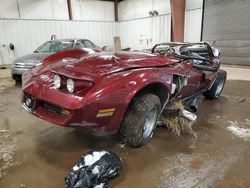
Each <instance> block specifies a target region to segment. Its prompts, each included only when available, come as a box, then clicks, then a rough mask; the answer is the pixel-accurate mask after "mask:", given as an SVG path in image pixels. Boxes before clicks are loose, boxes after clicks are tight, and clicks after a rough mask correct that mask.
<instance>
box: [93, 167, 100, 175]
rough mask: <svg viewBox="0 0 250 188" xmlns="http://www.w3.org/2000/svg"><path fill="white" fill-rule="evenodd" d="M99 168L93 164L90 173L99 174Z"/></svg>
mask: <svg viewBox="0 0 250 188" xmlns="http://www.w3.org/2000/svg"><path fill="white" fill-rule="evenodd" d="M99 168H100V167H99V166H95V168H93V170H92V173H93V174H99V173H100V171H99Z"/></svg>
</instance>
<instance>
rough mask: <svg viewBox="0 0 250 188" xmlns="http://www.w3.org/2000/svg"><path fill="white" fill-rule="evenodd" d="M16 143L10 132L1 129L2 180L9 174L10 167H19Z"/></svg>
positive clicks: (0, 159) (0, 170) (0, 174)
mask: <svg viewBox="0 0 250 188" xmlns="http://www.w3.org/2000/svg"><path fill="white" fill-rule="evenodd" d="M16 143H17V141H16V140H15V139H13V133H12V132H11V131H10V130H5V129H0V164H1V166H0V178H2V177H3V176H4V175H5V174H6V173H7V171H8V169H9V168H10V167H13V166H16V165H19V162H18V161H17V160H16V159H15V152H16V150H17V146H16Z"/></svg>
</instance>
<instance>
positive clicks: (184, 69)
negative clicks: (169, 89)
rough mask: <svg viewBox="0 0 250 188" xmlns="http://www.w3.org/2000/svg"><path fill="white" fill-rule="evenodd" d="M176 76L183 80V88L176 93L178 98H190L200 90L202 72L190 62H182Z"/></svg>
mask: <svg viewBox="0 0 250 188" xmlns="http://www.w3.org/2000/svg"><path fill="white" fill-rule="evenodd" d="M176 74H178V75H181V76H182V78H183V80H182V81H183V86H182V88H181V90H180V92H179V93H178V96H177V97H178V98H185V97H188V96H191V95H193V94H195V93H196V92H198V91H199V90H200V87H201V83H202V79H203V78H202V77H203V71H201V70H199V69H197V68H196V67H194V66H193V62H192V60H187V61H183V62H182V63H181V64H180V65H179V67H178V71H177V73H176Z"/></svg>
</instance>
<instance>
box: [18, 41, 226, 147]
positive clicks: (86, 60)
mask: <svg viewBox="0 0 250 188" xmlns="http://www.w3.org/2000/svg"><path fill="white" fill-rule="evenodd" d="M214 52H217V50H216V49H213V48H212V47H211V46H210V45H209V44H208V43H205V42H204V43H164V44H158V45H156V46H155V47H154V48H153V49H152V52H151V53H142V52H97V53H92V54H90V53H89V52H87V51H86V50H83V49H70V50H65V51H62V52H58V53H55V54H53V55H51V56H49V57H48V58H46V61H44V63H43V64H42V65H40V66H36V67H33V68H32V69H31V70H30V71H27V72H25V73H24V75H23V85H22V89H23V93H22V105H23V107H24V108H25V109H26V110H27V111H29V112H30V113H32V114H34V115H35V116H38V117H40V118H42V119H45V120H46V121H49V122H52V123H54V124H58V125H61V126H66V127H81V128H86V129H89V130H92V131H95V132H98V133H116V132H120V133H121V135H122V138H123V139H124V142H125V143H126V144H128V145H129V146H132V147H139V146H142V145H144V144H146V143H147V142H148V141H149V140H150V139H151V138H152V135H153V133H154V130H155V127H156V125H157V122H158V119H159V117H160V116H161V115H162V113H163V112H166V111H165V110H167V107H168V104H169V103H170V102H173V101H177V102H178V101H179V100H182V101H183V104H185V105H186V106H187V109H190V110H192V111H195V109H196V106H197V97H198V96H199V95H204V96H205V97H206V98H207V99H215V98H217V97H219V96H220V94H221V92H222V90H223V87H224V84H225V81H226V76H227V74H226V72H225V71H223V70H220V69H219V67H220V57H219V55H220V54H219V53H214ZM170 111H171V109H170ZM183 116H185V117H187V118H188V119H190V117H191V116H190V114H189V113H187V112H186V111H183ZM191 119H193V118H191Z"/></svg>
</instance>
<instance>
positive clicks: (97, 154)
mask: <svg viewBox="0 0 250 188" xmlns="http://www.w3.org/2000/svg"><path fill="white" fill-rule="evenodd" d="M106 153H107V152H105V151H100V152H98V151H95V152H93V154H92V155H86V157H85V159H84V162H85V165H86V166H90V165H92V164H94V163H95V162H96V161H98V160H99V159H100V158H101V157H102V156H103V155H105V154H106Z"/></svg>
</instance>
